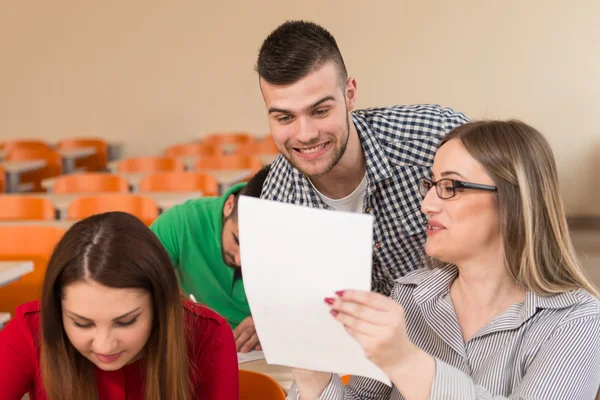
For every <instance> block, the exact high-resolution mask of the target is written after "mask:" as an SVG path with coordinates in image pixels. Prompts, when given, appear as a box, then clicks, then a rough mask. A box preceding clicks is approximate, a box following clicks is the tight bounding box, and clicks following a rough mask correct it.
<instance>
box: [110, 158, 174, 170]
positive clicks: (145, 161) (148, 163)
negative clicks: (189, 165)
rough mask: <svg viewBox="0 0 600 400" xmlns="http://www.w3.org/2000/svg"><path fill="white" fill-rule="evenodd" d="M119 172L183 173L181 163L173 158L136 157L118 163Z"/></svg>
mask: <svg viewBox="0 0 600 400" xmlns="http://www.w3.org/2000/svg"><path fill="white" fill-rule="evenodd" d="M117 169H118V171H119V172H162V171H185V165H184V164H183V162H182V161H181V160H179V159H177V158H175V157H136V158H125V159H123V160H121V161H119V164H118V167H117Z"/></svg>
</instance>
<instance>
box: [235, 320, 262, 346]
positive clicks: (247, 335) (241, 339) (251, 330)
mask: <svg viewBox="0 0 600 400" xmlns="http://www.w3.org/2000/svg"><path fill="white" fill-rule="evenodd" d="M233 336H234V338H235V346H236V348H237V351H238V352H242V353H247V352H249V351H251V350H262V347H261V346H260V341H259V339H258V336H257V334H256V328H255V327H254V320H253V319H252V317H251V316H250V317H246V318H245V319H244V320H243V321H242V322H241V323H240V324H239V325H238V326H237V327H236V328H235V329H234V330H233Z"/></svg>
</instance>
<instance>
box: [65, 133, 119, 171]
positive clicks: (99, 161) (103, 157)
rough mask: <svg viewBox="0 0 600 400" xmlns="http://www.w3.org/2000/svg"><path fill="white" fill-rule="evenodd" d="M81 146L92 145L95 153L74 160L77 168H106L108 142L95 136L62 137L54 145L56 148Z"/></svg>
mask: <svg viewBox="0 0 600 400" xmlns="http://www.w3.org/2000/svg"><path fill="white" fill-rule="evenodd" d="M82 147H93V148H94V149H96V153H95V154H92V155H91V156H88V157H84V158H80V159H79V160H77V161H75V167H76V168H77V169H85V170H86V171H92V172H93V171H100V170H104V169H106V163H107V162H108V143H106V141H104V140H102V139H97V138H71V139H62V140H61V141H59V142H58V145H57V146H56V149H57V150H67V149H80V148H82Z"/></svg>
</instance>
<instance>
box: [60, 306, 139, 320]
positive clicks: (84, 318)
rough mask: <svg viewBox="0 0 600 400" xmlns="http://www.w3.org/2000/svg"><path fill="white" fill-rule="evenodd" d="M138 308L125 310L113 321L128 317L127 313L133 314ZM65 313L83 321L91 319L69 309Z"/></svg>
mask: <svg viewBox="0 0 600 400" xmlns="http://www.w3.org/2000/svg"><path fill="white" fill-rule="evenodd" d="M139 309H140V307H138V308H136V309H135V310H131V311H129V312H127V313H125V314H123V315H120V316H118V317H117V318H113V321H116V320H118V319H121V318H125V317H128V316H129V315H131V314H133V313H134V312H136V311H138V310H139ZM67 314H69V315H72V316H75V317H77V318H80V319H82V320H84V321H90V322H92V320H91V319H89V318H86V317H82V316H81V315H79V314H75V313H74V312H71V311H69V310H67Z"/></svg>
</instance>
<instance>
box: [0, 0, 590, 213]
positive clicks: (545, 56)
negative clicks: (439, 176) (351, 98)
mask: <svg viewBox="0 0 600 400" xmlns="http://www.w3.org/2000/svg"><path fill="white" fill-rule="evenodd" d="M298 18H304V19H310V20H314V21H316V22H319V23H322V24H323V25H325V26H326V27H327V28H328V29H330V30H331V31H332V33H333V34H334V35H335V36H336V37H337V39H338V43H339V45H340V47H341V50H342V53H343V54H344V56H345V59H346V64H347V66H348V68H349V72H350V73H351V75H353V76H354V77H356V79H357V81H358V88H359V92H358V95H359V100H358V105H359V106H360V107H367V106H376V105H377V106H378V105H391V104H401V103H417V102H426V103H439V104H442V105H446V106H451V107H453V108H455V109H457V110H460V111H464V112H465V113H467V114H468V116H470V117H471V118H509V117H518V118H521V119H523V120H525V121H527V122H529V123H531V124H533V125H534V126H536V127H538V128H539V129H540V130H541V131H542V132H544V133H545V134H546V135H547V137H548V139H549V140H550V142H551V145H552V147H553V149H554V151H555V153H556V157H557V161H558V164H559V170H560V176H561V181H562V186H563V192H564V195H565V200H566V203H567V206H568V211H569V213H570V214H571V215H586V214H587V215H592V214H593V215H598V216H600V207H599V206H598V204H599V203H600V201H599V200H598V199H599V198H600V178H598V174H597V171H598V170H599V169H600V73H599V72H598V66H599V64H600V46H599V45H598V40H599V39H600V23H598V21H600V2H599V1H598V0H581V1H579V0H575V1H572V2H565V1H555V0H528V1H523V0H502V1H501V0H462V1H460V0H458V1H445V0H438V1H422V0H411V1H400V0H395V1H385V2H384V1H379V2H378V1H373V2H366V1H359V0H348V1H343V2H342V1H334V0H332V1H323V0H320V1H313V0H302V1H279V2H275V1H265V0H256V1H235V2H231V1H221V2H218V1H210V2H209V1H201V0H187V1H184V0H177V1H174V0H163V1H150V0H126V1H116V0H109V1H103V2H85V1H79V0H55V1H42V2H38V1H17V0H2V1H0V52H1V53H0V57H1V58H0V59H1V60H2V63H1V67H0V68H1V69H0V91H1V94H0V135H1V136H2V137H22V138H23V137H28V136H35V135H42V136H43V137H45V138H47V139H48V140H55V139H58V138H60V137H61V136H70V135H79V134H98V135H104V136H106V137H107V138H109V139H113V140H123V141H124V142H125V144H126V154H129V155H137V154H155V153H157V152H158V151H159V150H160V149H161V148H162V147H164V146H165V145H168V144H171V143H174V142H180V141H186V140H189V139H192V138H195V137H201V136H202V135H203V134H204V133H206V132H210V131H225V130H247V131H251V132H254V133H256V134H258V135H262V134H264V133H265V132H266V131H267V129H268V128H267V122H266V116H265V112H264V109H263V104H262V99H261V97H260V92H259V90H258V86H257V78H256V76H255V74H254V72H253V65H254V62H255V57H256V53H257V50H258V48H259V46H260V44H261V41H262V40H263V39H264V37H265V36H266V35H267V34H268V33H269V32H270V31H271V30H272V29H273V28H275V27H276V26H277V25H278V24H279V23H281V22H283V21H284V20H285V19H298Z"/></svg>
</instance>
